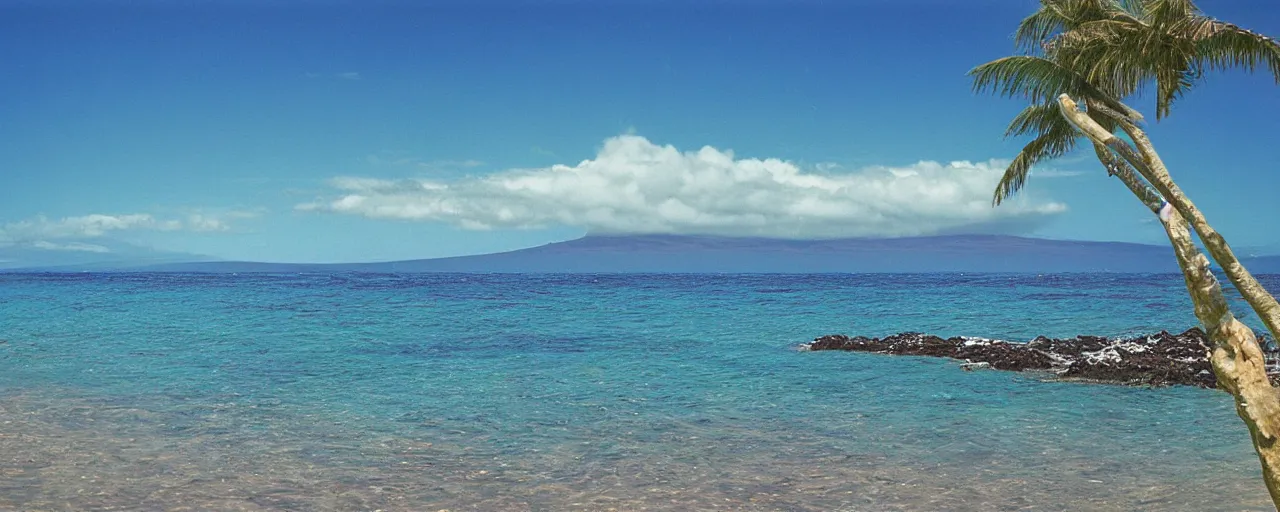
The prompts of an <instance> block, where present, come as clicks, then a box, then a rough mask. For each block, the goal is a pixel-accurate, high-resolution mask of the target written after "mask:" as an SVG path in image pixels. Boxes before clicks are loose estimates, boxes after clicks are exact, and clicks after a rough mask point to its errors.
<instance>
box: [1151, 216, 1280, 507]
mask: <svg viewBox="0 0 1280 512" xmlns="http://www.w3.org/2000/svg"><path fill="white" fill-rule="evenodd" d="M1164 225H1165V231H1166V232H1167V233H1168V234H1169V240H1170V241H1171V242H1173V250H1174V254H1175V255H1176V256H1177V258H1178V266H1179V267H1181V268H1182V275H1183V278H1184V279H1185V280H1186V283H1187V292H1188V293H1190V294H1191V302H1192V303H1194V304H1195V311H1196V318H1198V319H1199V320H1200V324H1201V325H1203V326H1204V330H1205V332H1207V333H1209V339H1210V340H1212V341H1213V348H1212V349H1211V350H1210V351H1209V361H1210V363H1212V364H1213V373H1214V374H1215V375H1217V377H1218V387H1219V388H1222V389H1223V390H1226V391H1227V392H1229V393H1231V396H1232V397H1234V398H1235V402H1236V414H1238V415H1239V416H1240V419H1242V420H1244V424H1245V425H1246V426H1248V427H1249V438H1250V440H1251V441H1253V449H1254V451H1255V452H1257V454H1258V461H1259V462H1261V463H1262V480H1263V482H1265V483H1266V485H1267V492H1268V493H1270V494H1271V501H1272V503H1274V504H1275V505H1276V506H1277V508H1280V443H1277V442H1276V440H1277V436H1278V435H1280V395H1277V394H1276V390H1275V388H1273V387H1271V382H1270V380H1268V378H1267V368H1266V359H1265V358H1264V357H1263V353H1262V349H1261V348H1260V347H1259V346H1258V342H1257V338H1256V337H1255V336H1254V334H1253V330H1251V329H1249V328H1248V327H1247V326H1245V325H1244V324H1243V323H1241V322H1240V321H1239V320H1236V318H1235V316H1234V315H1232V314H1231V310H1230V309H1228V307H1227V299H1226V297H1225V296H1223V294H1222V286H1221V285H1219V284H1218V280H1217V278H1215V277H1214V276H1213V272H1212V271H1211V270H1210V269H1209V259H1208V258H1206V257H1205V256H1204V254H1201V253H1200V250H1199V249H1197V248H1196V245H1195V242H1194V241H1193V240H1192V239H1191V232H1190V230H1188V229H1187V224H1186V222H1185V221H1183V219H1182V215H1181V214H1179V213H1177V212H1176V211H1175V212H1173V213H1172V215H1170V216H1169V220H1168V221H1166V222H1165V223H1164Z"/></svg>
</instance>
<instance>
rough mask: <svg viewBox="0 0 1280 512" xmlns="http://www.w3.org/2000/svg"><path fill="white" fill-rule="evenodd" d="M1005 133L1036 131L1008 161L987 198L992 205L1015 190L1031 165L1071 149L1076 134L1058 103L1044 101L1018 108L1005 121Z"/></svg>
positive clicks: (1016, 133)
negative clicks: (1017, 110) (1007, 123)
mask: <svg viewBox="0 0 1280 512" xmlns="http://www.w3.org/2000/svg"><path fill="white" fill-rule="evenodd" d="M1005 133H1006V136H1012V135H1022V134H1026V133H1036V134H1037V135H1036V137H1035V138H1033V139H1031V142H1028V143H1027V144H1026V145H1025V146H1023V147H1022V151H1019V152H1018V156H1016V157H1014V159H1013V161H1011V162H1009V166H1008V167H1007V168H1006V169H1005V171H1004V175H1002V176H1001V177H1000V182H999V183H997V184H996V190H995V194H994V195H993V196H992V198H991V202H992V204H993V205H997V206H998V205H999V204H1000V203H1002V202H1004V201H1005V200H1006V199H1008V198H1009V197H1010V196H1012V195H1014V194H1016V193H1017V192H1018V191H1019V190H1021V189H1022V187H1023V186H1024V185H1026V182H1027V176H1029V175H1030V173H1031V169H1032V168H1033V167H1034V166H1035V165H1036V164H1037V163H1040V162H1042V161H1045V160H1051V159H1054V158H1058V157H1060V156H1062V155H1065V154H1067V153H1069V152H1071V150H1072V149H1075V146H1076V141H1077V140H1078V139H1079V137H1080V134H1079V133H1078V132H1076V130H1075V127H1073V126H1071V123H1069V122H1067V120H1066V119H1065V118H1063V117H1062V114H1061V113H1059V112H1058V105H1057V103H1054V102H1045V103H1040V104H1036V105H1031V106H1029V107H1027V108H1025V109H1023V110H1022V112H1019V113H1018V115H1017V116H1015V117H1014V118H1013V122H1011V123H1009V128H1008V130H1007V131H1006V132H1005Z"/></svg>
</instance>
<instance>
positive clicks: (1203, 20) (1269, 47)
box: [1182, 16, 1280, 83]
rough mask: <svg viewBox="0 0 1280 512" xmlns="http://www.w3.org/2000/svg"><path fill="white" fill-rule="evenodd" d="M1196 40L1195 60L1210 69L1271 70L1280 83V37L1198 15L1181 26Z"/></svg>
mask: <svg viewBox="0 0 1280 512" xmlns="http://www.w3.org/2000/svg"><path fill="white" fill-rule="evenodd" d="M1182 30H1183V33H1184V34H1185V35H1186V36H1187V37H1188V38H1190V39H1192V40H1193V41H1194V45H1195V62H1196V63H1198V64H1201V65H1203V66H1204V67H1205V68H1207V69H1211V70H1218V71H1221V70H1227V69H1233V68H1241V69H1244V70H1245V71H1248V72H1253V71H1254V70H1255V69H1257V68H1258V67H1260V66H1266V67H1267V68H1268V69H1270V70H1271V74H1272V76H1274V77H1275V80H1276V82H1277V83H1280V41H1277V40H1276V39H1274V38H1271V37H1267V36H1264V35H1262V34H1258V33H1256V32H1252V31H1249V30H1245V29H1243V28H1240V27H1238V26H1236V25H1232V24H1230V23H1225V22H1221V21H1218V20H1215V19H1213V18H1207V17H1203V16H1200V17H1196V18H1194V19H1192V20H1188V21H1187V23H1186V24H1185V26H1183V27H1182Z"/></svg>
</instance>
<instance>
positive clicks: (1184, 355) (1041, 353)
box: [800, 327, 1280, 388]
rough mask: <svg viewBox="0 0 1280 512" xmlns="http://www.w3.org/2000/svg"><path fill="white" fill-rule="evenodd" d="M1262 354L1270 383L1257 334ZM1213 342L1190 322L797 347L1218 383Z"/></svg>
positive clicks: (1139, 380) (1154, 382)
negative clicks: (1079, 332)
mask: <svg viewBox="0 0 1280 512" xmlns="http://www.w3.org/2000/svg"><path fill="white" fill-rule="evenodd" d="M1258 342H1259V343H1261V344H1262V346H1263V347H1264V350H1265V351H1266V354H1267V361H1268V368H1269V369H1270V373H1271V381H1272V383H1273V384H1280V367H1277V356H1278V355H1280V354H1277V352H1276V350H1275V348H1274V346H1273V345H1274V344H1272V343H1268V341H1267V340H1266V339H1264V338H1261V337H1260V338H1259V340H1258ZM1211 344H1212V342H1211V341H1210V340H1209V338H1208V336H1206V335H1205V333H1204V331H1203V330H1201V329H1200V328H1198V327H1193V328H1191V329H1188V330H1186V331H1185V332H1183V333H1181V334H1170V333H1169V332H1168V331H1161V332H1159V333H1156V334H1151V335H1147V336H1137V337H1131V338H1106V337H1101V336H1076V337H1075V338H1068V339H1054V338H1046V337H1044V336H1041V337H1038V338H1036V339H1034V340H1031V341H1029V342H1025V343H1020V342H1009V341H1002V340H992V339H986V338H972V337H963V336H957V337H951V338H941V337H938V336H933V335H930V334H921V333H917V332H904V333H900V334H895V335H892V336H888V337H885V338H868V337H865V336H856V337H849V336H845V335H843V334H832V335H827V336H822V337H819V338H817V339H815V340H814V341H813V342H812V343H807V344H804V345H802V346H801V347H800V348H801V349H802V350H846V351H855V352H873V353H878V354H895V355H909V356H932V357H948V358H952V359H957V360H960V361H963V364H961V367H962V368H964V369H966V370H974V369H980V368H993V369H996V370H1009V371H1017V372H1041V373H1044V374H1048V375H1050V376H1052V377H1055V378H1059V379H1065V380H1081V381H1090V382H1100V383H1111V384H1127V385H1140V386H1141V385H1145V386H1175V385H1186V386H1199V387H1203V388H1214V387H1217V377H1216V376H1215V375H1214V374H1213V367H1212V366H1211V365H1210V363H1209V347H1210V346H1211Z"/></svg>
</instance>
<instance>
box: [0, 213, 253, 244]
mask: <svg viewBox="0 0 1280 512" xmlns="http://www.w3.org/2000/svg"><path fill="white" fill-rule="evenodd" d="M256 215H257V213H255V212H241V211H232V212H227V213H225V214H222V215H211V214H202V213H193V214H190V215H187V216H186V217H185V218H182V219H159V218H156V217H154V216H152V215H150V214H145V213H135V214H129V215H103V214H92V215H82V216H78V217H63V218H61V219H50V218H48V217H45V216H43V215H41V216H37V217H35V218H32V219H28V220H23V221H18V222H10V223H7V224H3V225H0V241H2V242H9V243H13V242H26V243H31V244H32V245H33V246H35V247H39V248H42V249H51V250H53V249H56V250H79V251H91V252H106V248H105V247H102V246H95V245H90V244H79V243H66V244H55V243H53V242H49V240H53V239H84V238H96V237H100V236H103V235H106V234H108V233H111V232H118V231H197V232H203V231H228V230H230V229H231V226H230V225H229V224H228V223H227V220H226V219H242V218H250V217H254V216H256ZM97 249H102V250H101V251H99V250H97Z"/></svg>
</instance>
